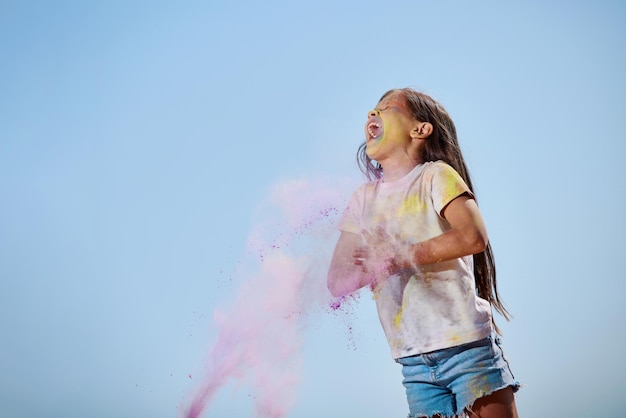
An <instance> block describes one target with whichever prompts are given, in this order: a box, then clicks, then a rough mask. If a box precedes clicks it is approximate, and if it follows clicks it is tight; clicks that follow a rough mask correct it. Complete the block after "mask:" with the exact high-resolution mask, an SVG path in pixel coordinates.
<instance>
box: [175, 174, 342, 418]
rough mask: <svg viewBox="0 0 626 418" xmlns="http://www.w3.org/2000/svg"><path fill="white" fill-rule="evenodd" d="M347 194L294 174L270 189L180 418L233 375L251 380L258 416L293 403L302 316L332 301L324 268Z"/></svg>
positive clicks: (270, 417) (265, 417)
mask: <svg viewBox="0 0 626 418" xmlns="http://www.w3.org/2000/svg"><path fill="white" fill-rule="evenodd" d="M350 192H351V185H350V184H349V183H348V182H343V183H339V182H337V179H333V180H332V181H331V180H323V179H318V180H314V181H311V180H292V181H286V182H281V183H278V184H276V185H275V186H274V187H273V188H272V189H271V190H270V193H269V196H268V199H267V201H265V202H263V204H262V205H261V206H260V207H259V210H258V212H257V216H256V221H255V227H254V229H253V231H252V232H251V233H250V236H249V240H248V253H249V254H250V255H251V256H252V257H251V258H252V260H250V262H249V263H244V264H243V265H242V266H241V268H240V270H239V272H238V275H239V276H241V277H240V278H241V285H240V287H239V289H238V290H237V293H236V297H235V299H234V301H233V303H232V305H231V306H229V307H227V308H225V309H219V310H216V311H215V312H214V322H215V326H216V327H217V329H218V335H217V338H216V340H215V341H214V343H213V345H212V347H211V348H210V351H209V354H208V359H207V364H206V368H205V371H204V376H202V378H201V382H200V384H199V387H198V388H197V391H196V393H195V395H194V396H193V398H192V400H191V401H190V402H189V404H188V405H186V406H185V407H184V414H185V415H184V416H185V417H186V418H197V417H200V416H201V415H202V413H203V412H204V411H205V410H207V409H208V408H210V405H211V402H212V400H213V399H214V397H215V395H216V393H217V391H218V390H219V389H220V388H221V387H223V386H224V385H226V384H227V383H228V382H229V381H231V380H232V379H235V380H238V381H240V382H244V383H246V384H248V385H250V386H251V390H252V391H253V393H254V408H255V417H257V418H282V417H285V416H286V415H287V413H288V412H289V411H290V410H291V409H292V408H293V406H294V405H295V403H296V400H297V399H296V395H297V387H298V382H299V379H300V370H301V344H302V339H303V338H302V337H303V334H302V333H303V331H304V328H305V327H306V319H310V316H311V315H313V314H315V313H316V312H317V313H319V312H324V310H325V309H326V311H327V310H328V308H329V307H330V306H334V305H333V303H335V304H336V301H333V300H332V299H331V296H330V293H329V292H328V291H327V289H326V271H327V269H328V263H329V260H330V256H331V254H332V249H333V246H334V242H335V239H336V237H337V231H336V223H337V221H338V217H339V215H340V213H341V211H342V210H343V207H344V206H345V203H346V201H347V199H348V197H349V193H350ZM244 268H245V269H246V270H247V271H244ZM320 308H322V309H320Z"/></svg>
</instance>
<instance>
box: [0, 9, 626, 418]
mask: <svg viewBox="0 0 626 418" xmlns="http://www.w3.org/2000/svg"><path fill="white" fill-rule="evenodd" d="M625 23H626V3H624V2H623V1H597V2H592V1H568V2H565V1H553V2H540V1H530V2H506V3H503V2H497V1H484V2H464V1H442V2H436V3H435V2H426V1H406V2H402V1H401V2H388V3H383V2H368V1H360V2H352V1H346V2H338V1H324V0H322V1H317V2H307V3H298V2H287V1H271V0H270V1H266V2H258V3H257V2H226V1H205V2H202V1H182V2H164V1H107V2H104V1H93V2H82V1H57V2H51V1H34V0H32V1H1V2H0V57H1V61H2V64H1V65H0V330H2V333H1V335H0V416H2V417H15V418H34V417H64V418H67V417H90V418H100V417H102V418H104V417H116V418H131V417H132V418H136V417H151V418H161V417H163V418H165V417H176V416H178V414H179V413H180V410H179V405H180V404H181V402H182V401H183V400H184V399H186V397H187V396H188V395H189V393H190V391H192V390H193V389H194V388H195V383H196V382H195V381H194V379H190V378H189V377H188V374H190V373H197V372H198V371H199V370H200V369H201V366H202V364H203V360H204V356H205V355H206V352H207V351H208V347H209V346H210V344H211V341H212V339H213V338H214V337H215V328H214V326H213V322H212V319H211V318H212V312H213V310H214V309H215V308H216V307H217V306H219V305H220V304H223V303H227V302H228V300H230V299H231V298H232V295H233V293H234V292H235V291H236V286H235V285H234V284H232V283H231V282H230V281H229V275H230V273H231V272H232V271H233V269H234V268H235V266H236V265H237V263H238V262H239V261H238V260H240V259H241V256H242V253H243V252H244V249H245V248H244V247H245V242H246V239H247V235H248V233H249V232H250V230H251V228H252V226H253V225H254V222H255V219H254V208H255V207H256V206H257V205H258V204H259V202H261V201H262V200H263V199H264V196H265V195H266V193H267V191H268V190H269V189H270V188H271V187H272V185H275V184H277V183H279V182H280V181H282V180H285V179H290V178H316V177H317V176H322V175H323V176H330V177H331V178H332V177H333V176H336V177H337V178H350V179H352V180H353V181H354V182H355V184H356V183H358V182H359V181H360V179H361V178H360V174H359V173H358V170H357V168H356V165H355V162H354V153H355V151H356V148H357V146H358V145H359V143H360V142H361V140H362V137H363V134H362V126H363V123H364V121H365V116H366V112H367V110H368V109H370V108H371V107H373V106H374V105H375V103H376V101H377V100H378V98H379V96H380V95H381V94H382V93H383V92H384V91H386V90H388V89H390V88H393V87H404V86H412V87H415V88H417V89H419V90H423V91H425V92H427V93H430V94H432V95H433V96H434V97H435V98H437V99H438V100H439V101H441V102H442V103H443V104H444V105H445V106H446V108H447V109H448V111H449V112H450V113H451V115H452V117H453V119H454V120H455V122H456V124H457V128H458V132H459V138H460V141H461V144H462V146H463V150H464V153H465V157H466V160H467V162H468V164H469V166H470V171H471V172H472V175H473V179H474V183H475V185H476V189H477V193H478V197H479V200H480V204H481V208H482V211H483V215H484V217H485V219H486V222H487V225H488V228H489V232H490V238H491V242H492V244H493V247H494V251H495V255H496V260H497V262H498V274H499V286H500V291H501V293H502V295H503V296H504V299H505V301H506V302H507V306H508V307H509V309H510V311H511V312H513V314H514V316H515V319H514V320H513V321H512V322H510V323H502V328H503V331H504V335H505V338H504V342H505V349H506V353H507V354H508V357H509V360H510V362H511V363H512V366H513V369H514V372H515V374H516V377H518V378H519V379H520V380H521V381H522V382H523V383H524V384H525V387H524V388H523V390H522V391H520V392H519V395H518V398H517V402H518V408H519V411H520V415H521V416H523V417H538V416H548V417H561V416H581V417H582V416H619V415H620V414H621V411H622V410H623V394H622V389H621V386H622V384H623V380H624V376H625V375H626V363H625V361H624V359H623V356H624V353H625V352H626V332H625V331H624V329H625V328H624V322H625V320H626V307H625V306H626V305H625V304H624V291H625V290H626V286H625V284H624V283H625V280H624V278H625V275H624V269H623V265H622V261H623V258H622V257H623V252H624V250H625V249H626V248H625V246H624V236H625V234H626V225H625V217H624V214H625V213H626V181H625V180H624V176H623V174H622V170H621V169H622V168H623V167H624V159H625V157H626V145H625V142H626V135H625V133H624V129H623V124H624V115H625V114H626V82H625V77H624V74H626V60H625V54H624V51H625V50H626V48H625V47H626V45H625V44H626V42H625V41H626V24H625ZM349 327H352V331H351V333H348V332H347V331H348V329H349ZM303 339H304V342H305V349H304V352H303V358H304V368H303V371H302V376H301V385H300V388H299V390H298V392H299V400H298V403H297V405H296V407H295V408H294V410H293V411H292V412H291V413H290V414H289V417H293V418H309V417H318V416H330V417H335V416H337V417H338V416H359V417H365V418H378V417H394V416H395V417H404V416H406V406H405V400H404V393H403V388H402V385H401V383H400V381H401V378H400V371H399V369H398V366H397V365H396V364H395V363H394V362H393V361H392V360H391V358H390V356H389V352H388V348H387V346H386V342H385V340H384V337H383V335H382V332H381V330H380V326H379V324H378V320H377V318H376V315H375V312H374V307H373V303H372V301H371V300H370V298H368V297H363V298H361V300H360V302H359V303H358V305H356V306H355V307H354V309H353V312H352V313H350V315H349V316H348V317H337V316H333V315H328V316H323V315H322V316H320V317H319V318H317V319H316V322H315V324H314V325H312V326H309V327H308V328H307V330H306V332H305V334H304V336H303ZM253 395H254V394H253V393H251V392H250V389H249V388H248V387H247V386H246V385H245V384H244V385H239V386H238V385H235V384H233V385H228V386H227V387H225V388H223V390H222V391H220V393H219V394H218V397H217V399H216V400H215V402H214V403H213V405H212V407H211V409H210V410H208V411H207V412H206V414H205V415H204V416H205V417H219V418H223V417H245V416H252V414H253V413H252V401H251V398H252V397H253Z"/></svg>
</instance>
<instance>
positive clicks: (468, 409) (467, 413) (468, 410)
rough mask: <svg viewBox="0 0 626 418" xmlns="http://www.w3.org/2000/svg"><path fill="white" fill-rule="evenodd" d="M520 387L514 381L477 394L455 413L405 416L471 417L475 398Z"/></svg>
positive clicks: (411, 415) (409, 416)
mask: <svg viewBox="0 0 626 418" xmlns="http://www.w3.org/2000/svg"><path fill="white" fill-rule="evenodd" d="M521 387H522V385H521V384H520V383H519V382H515V383H512V384H507V385H504V386H502V387H500V388H496V389H494V390H492V391H490V392H485V393H482V394H480V395H479V396H477V397H476V398H474V399H472V401H471V402H470V403H469V405H465V406H464V407H463V409H462V410H461V411H459V412H457V413H456V414H453V415H446V414H443V413H441V412H433V413H432V415H425V414H408V415H407V418H432V417H433V416H435V415H438V416H439V417H441V418H472V415H474V414H473V412H472V406H473V405H474V403H476V401H477V400H479V399H481V398H484V397H485V396H489V395H491V394H492V393H495V392H497V391H499V390H502V389H506V388H513V393H516V392H517V391H518V390H520V389H521Z"/></svg>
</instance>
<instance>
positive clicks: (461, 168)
mask: <svg viewBox="0 0 626 418" xmlns="http://www.w3.org/2000/svg"><path fill="white" fill-rule="evenodd" d="M392 93H400V94H402V95H403V96H404V98H405V99H406V103H407V105H408V107H409V109H410V110H411V113H412V114H413V117H414V118H415V120H417V121H419V122H428V123H430V124H431V125H432V126H433V132H432V133H431V135H430V136H429V137H428V140H427V141H426V142H425V145H424V148H423V155H422V161H444V162H446V163H447V164H449V165H450V166H451V167H452V168H454V169H455V170H456V171H457V172H458V173H459V175H460V176H461V178H463V180H464V181H465V183H466V184H467V186H468V187H469V189H470V190H471V191H472V194H474V198H476V196H475V193H474V187H473V186H472V180H471V178H470V174H469V170H468V169H467V165H466V164H465V160H464V159H463V154H462V153H461V148H460V147H459V143H458V140H457V136H456V127H455V126H454V122H452V119H451V118H450V115H448V112H446V110H445V109H444V108H443V106H442V105H441V104H439V103H438V102H437V101H436V100H434V99H433V98H432V97H430V96H428V95H426V94H424V93H420V92H417V91H415V90H413V89H411V88H403V89H396V90H389V91H388V92H387V93H385V94H383V96H382V97H381V98H380V100H383V99H384V98H386V97H387V96H389V95H390V94H392ZM365 149H366V144H365V143H363V144H361V146H360V147H359V150H358V151H357V162H358V164H359V168H360V170H361V171H362V172H363V174H365V176H366V177H367V178H368V179H370V180H374V179H378V178H380V177H382V174H383V171H382V167H381V166H380V164H379V163H378V162H376V161H374V160H372V159H371V158H370V157H369V156H368V155H367V153H366V152H365ZM474 279H475V281H476V291H477V294H478V296H480V297H481V298H483V299H485V300H487V301H488V302H489V303H490V304H491V306H493V307H494V308H495V309H496V311H498V312H499V313H500V314H501V315H502V316H503V317H504V318H505V319H506V320H509V319H510V317H511V314H510V313H509V312H508V311H507V310H506V308H505V307H504V304H503V303H502V300H501V299H500V295H499V294H498V287H497V285H496V264H495V260H494V257H493V251H492V249H491V244H490V243H488V244H487V247H486V248H485V250H484V251H482V252H480V253H478V254H474ZM494 327H495V329H496V331H498V332H499V330H498V327H497V326H496V325H495V322H494Z"/></svg>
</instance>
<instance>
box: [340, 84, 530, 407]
mask: <svg viewBox="0 0 626 418" xmlns="http://www.w3.org/2000/svg"><path fill="white" fill-rule="evenodd" d="M365 138H366V140H365V143H363V144H362V145H361V146H360V148H359V151H358V161H359V167H360V168H361V171H363V172H364V174H365V175H366V176H367V177H368V179H369V180H370V181H369V182H368V183H366V184H364V185H362V186H361V187H360V188H359V189H357V190H356V192H355V193H354V194H353V196H352V199H351V201H350V203H349V204H348V207H347V209H346V211H345V213H344V215H343V217H342V219H341V221H340V224H339V229H340V230H341V235H340V237H339V240H338V241H337V245H336V247H335V251H334V253H333V257H332V261H331V265H330V269H329V272H328V287H329V289H330V291H331V293H332V294H333V295H334V296H337V297H340V296H344V295H347V294H350V293H352V292H354V291H356V290H358V289H360V288H361V287H363V286H370V287H371V288H372V290H373V292H374V298H375V300H376V306H377V309H378V315H379V318H380V322H381V324H382V326H383V330H384V332H385V335H386V337H387V340H388V342H389V346H390V348H391V353H392V355H393V357H394V359H395V360H396V361H397V362H398V363H400V364H401V365H402V373H403V376H404V379H403V384H404V386H405V388H406V394H407V400H408V403H409V410H410V414H409V418H418V417H419V418H423V417H438V418H441V417H453V416H454V417H457V416H460V415H462V414H467V415H466V416H470V417H481V418H509V417H511V418H512V417H517V410H516V406H515V400H514V396H513V393H514V392H515V391H517V389H518V388H519V384H518V383H517V382H516V381H515V380H514V378H513V375H512V373H511V371H510V369H509V366H508V363H507V362H506V360H505V359H504V357H503V353H502V349H501V348H500V345H499V338H498V337H497V328H496V327H495V324H494V323H493V319H492V315H491V307H492V306H493V307H494V308H495V309H496V310H497V311H498V312H500V313H501V314H502V315H503V316H504V317H505V318H506V319H508V312H507V311H506V309H505V308H504V306H503V305H502V303H501V301H500V298H499V296H498V292H497V288H496V278H495V265H494V262H493V256H492V252H491V247H490V245H489V243H488V240H487V231H486V228H485V225H484V223H483V219H482V217H481V214H480V211H479V209H478V206H477V204H476V200H475V198H474V192H473V189H472V183H471V181H470V177H469V173H468V171H467V168H466V166H465V162H464V160H463V156H462V154H461V150H460V148H459V145H458V142H457V138H456V129H455V127H454V123H453V122H452V120H451V119H450V117H449V116H448V113H447V112H446V111H445V110H444V108H443V107H442V106H441V105H440V104H439V103H437V102H436V101H435V100H433V99H432V98H431V97H429V96H427V95H425V94H423V93H419V92H416V91H414V90H412V89H409V88H405V89H400V90H391V91H389V92H387V93H385V94H384V95H383V97H382V98H381V99H380V101H379V102H378V105H377V106H376V107H375V108H374V109H373V110H372V111H370V112H369V113H368V118H367V123H366V124H365Z"/></svg>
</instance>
